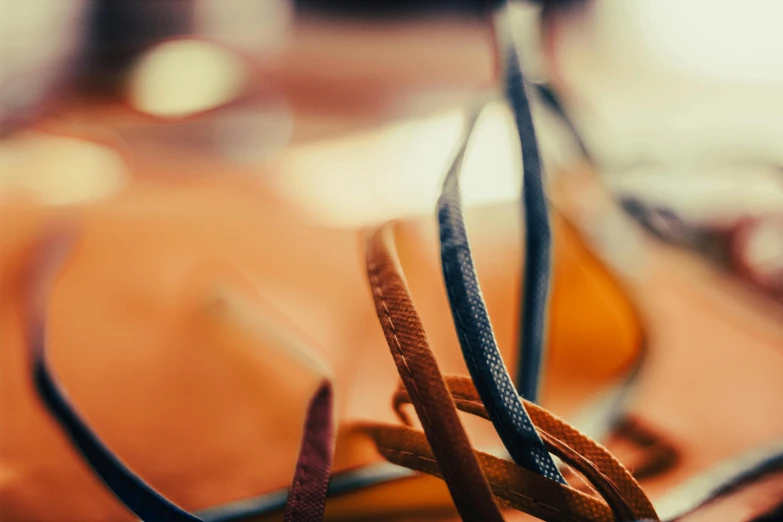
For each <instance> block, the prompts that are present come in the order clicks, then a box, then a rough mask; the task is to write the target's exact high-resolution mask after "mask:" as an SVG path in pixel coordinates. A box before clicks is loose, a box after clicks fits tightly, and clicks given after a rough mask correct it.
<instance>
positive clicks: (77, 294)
mask: <svg viewBox="0 0 783 522" xmlns="http://www.w3.org/2000/svg"><path fill="white" fill-rule="evenodd" d="M508 210H509V212H511V213H512V214H513V213H514V212H515V210H514V209H513V208H511V207H509V209H508ZM58 216H60V217H58ZM63 220H65V221H68V222H71V223H75V224H77V225H78V230H79V234H80V236H79V240H78V245H77V248H76V250H75V252H74V254H73V257H72V259H71V260H70V261H69V262H68V264H67V267H66V269H65V271H64V273H63V274H62V276H61V278H60V280H59V282H58V283H57V284H56V285H55V290H54V296H53V301H52V308H51V321H50V332H51V357H52V361H53V366H54V368H55V371H56V372H57V375H58V376H59V378H60V379H61V380H62V382H63V383H64V385H65V386H66V388H67V389H68V392H69V396H70V397H71V398H72V399H73V401H74V402H75V403H76V404H77V405H78V406H79V408H80V409H81V411H83V413H84V415H85V416H86V418H87V419H88V420H89V421H90V422H91V423H92V424H93V426H94V427H95V428H96V430H97V431H98V432H99V433H100V434H101V436H102V437H103V438H104V439H105V440H106V442H107V443H108V444H109V446H110V447H111V448H113V449H114V450H115V451H116V452H117V453H118V454H119V455H120V456H121V457H122V458H123V460H125V461H126V462H127V463H128V464H129V465H130V466H131V467H132V468H133V469H134V470H136V471H137V472H138V473H139V474H140V475H141V476H142V477H144V478H145V479H146V480H148V481H149V482H150V484H152V485H153V486H154V487H156V488H158V489H159V490H160V491H161V492H163V493H164V494H165V495H167V496H169V497H170V498H171V499H172V500H173V501H175V502H177V503H179V504H181V505H183V506H184V507H186V508H189V509H195V508H203V507H207V506H210V505H214V504H217V503H221V502H225V501H229V500H234V499H238V498H243V497H247V496H250V495H253V494H258V493H263V492H265V491H270V490H272V489H277V488H279V487H283V486H285V485H286V483H287V482H288V480H289V476H290V474H291V471H292V468H293V462H294V459H295V454H296V451H297V449H298V436H299V435H298V434H299V432H300V431H301V427H300V424H301V422H302V414H303V411H304V404H305V402H306V400H307V393H308V390H309V388H308V386H306V385H305V384H303V382H302V377H301V375H304V374H301V373H299V371H298V370H297V369H296V367H295V366H294V367H291V366H290V365H289V366H288V368H289V369H288V370H287V373H286V371H285V370H281V369H280V368H284V367H286V366H285V365H283V364H282V363H280V364H278V363H274V364H273V361H276V360H277V359H276V356H275V355H274V353H275V352H274V350H273V351H270V345H269V343H270V340H269V338H268V337H264V336H263V335H261V334H259V333H258V330H257V328H260V327H258V326H253V325H258V324H262V325H263V324H265V323H269V322H270V321H272V322H276V323H279V322H280V315H279V314H280V313H282V314H283V316H285V317H286V318H287V319H285V320H283V322H282V323H280V324H288V325H291V326H290V327H291V328H293V329H294V330H293V331H298V332H300V334H301V337H302V338H303V339H304V340H303V341H300V342H303V343H309V344H305V346H307V347H308V348H309V349H311V350H312V352H313V353H314V354H316V355H317V356H318V357H320V358H321V359H323V360H324V361H326V363H327V364H328V366H329V367H330V368H331V371H332V372H333V374H334V376H335V379H336V393H337V397H338V399H337V404H338V415H339V417H340V419H342V420H343V421H346V422H347V421H349V420H350V419H359V418H374V419H378V420H389V421H393V420H394V417H393V415H392V413H391V408H390V397H391V392H392V391H393V389H394V388H395V386H396V383H397V379H398V377H397V375H396V371H395V370H394V367H393V364H392V362H391V359H390V358H389V355H388V352H387V349H386V347H385V344H384V341H383V338H382V335H381V331H380V328H379V327H378V325H377V319H376V318H375V316H374V313H373V309H372V304H371V301H370V295H369V290H368V289H367V288H366V282H365V276H364V267H363V260H362V255H361V243H360V234H359V233H358V232H354V231H338V230H330V229H323V228H320V227H318V226H315V225H313V224H311V223H308V222H306V221H304V220H302V219H301V218H299V217H298V216H297V214H296V213H295V212H294V211H293V210H292V209H291V208H289V207H287V206H285V205H283V204H281V203H280V202H278V201H276V200H275V198H273V197H271V196H269V194H268V193H266V192H265V191H264V190H263V189H261V188H260V186H259V185H257V183H255V182H252V181H248V180H245V179H243V178H221V179H211V180H201V181H196V182H189V183H181V184H177V185H169V184H153V185H145V184H140V185H138V186H136V187H134V188H132V189H130V190H128V191H127V192H124V193H122V194H120V195H119V196H117V197H115V198H113V199H112V200H107V201H104V202H100V203H96V204H92V205H87V206H84V207H79V208H70V209H60V210H57V209H54V208H52V207H49V208H41V207H38V206H35V205H32V204H29V203H24V202H21V201H15V202H9V201H6V202H5V203H4V204H2V205H0V223H2V234H0V237H2V239H1V240H0V260H1V261H2V265H0V291H2V295H4V296H5V297H4V298H3V299H2V302H1V303H0V306H1V308H0V324H2V326H3V327H2V328H1V329H0V346H2V351H1V352H0V357H2V365H0V382H1V383H2V394H0V401H2V404H0V408H2V411H3V412H4V415H8V418H13V419H15V422H13V423H4V425H3V432H2V437H0V466H2V471H3V473H2V474H1V475H0V477H2V479H1V481H0V513H2V514H3V516H4V518H8V519H10V520H15V519H18V518H19V517H22V516H23V514H24V516H25V517H30V518H32V519H41V520H74V519H78V520H85V521H89V520H105V519H106V518H107V517H109V518H111V519H112V520H124V519H125V518H124V516H123V515H122V514H121V513H122V512H121V510H120V509H119V508H118V507H117V506H116V504H115V503H114V501H113V500H112V499H111V497H110V496H109V495H108V494H107V493H106V492H105V491H103V490H102V489H101V488H100V486H99V485H98V483H97V481H96V480H95V479H94V478H93V477H91V476H90V475H89V473H87V471H86V470H85V468H84V467H83V465H82V464H81V463H80V462H79V461H78V460H77V459H76V457H75V456H74V455H73V453H72V452H71V451H70V449H69V447H68V445H67V444H66V442H65V441H64V439H63V437H62V435H61V434H60V433H59V432H58V431H57V430H56V428H55V427H54V425H53V424H52V421H51V420H50V419H49V418H48V417H47V416H46V414H45V413H44V412H43V411H42V408H41V407H40V405H39V403H38V402H37V400H36V399H35V398H34V396H33V393H32V389H31V386H30V381H29V375H28V371H27V369H26V363H25V358H24V355H23V347H22V339H23V337H22V336H23V335H24V334H23V330H22V325H21V324H20V308H19V307H20V295H21V290H22V289H21V288H20V283H19V282H20V279H19V274H20V272H19V271H20V269H21V267H22V266H23V264H24V263H25V260H26V259H27V257H26V256H27V255H29V254H28V251H29V247H30V246H31V244H32V243H33V241H34V239H35V238H36V237H38V236H39V235H40V234H41V233H42V232H43V231H44V230H46V229H47V227H48V226H49V225H51V224H52V223H53V222H60V221H63ZM557 230H558V236H559V237H560V239H559V241H560V240H562V239H566V238H567V237H568V236H567V235H565V234H563V235H562V236H561V235H560V232H561V231H563V230H564V229H563V228H562V225H560V226H558V227H557ZM412 237H418V238H419V239H416V240H415V241H418V240H420V239H421V237H420V236H412ZM499 239H501V238H499ZM573 239H575V238H574V237H571V241H573ZM403 242H405V240H404V239H403ZM566 244H570V245H571V248H572V249H573V251H574V252H579V247H577V246H575V245H574V244H573V243H568V242H566V243H560V242H558V245H559V247H558V248H559V249H561V248H563V246H564V245H566ZM420 245H421V246H422V247H423V246H425V245H426V246H427V249H429V250H430V251H432V249H434V248H435V244H434V243H432V242H429V243H420ZM508 245H509V243H508V240H506V239H502V240H501V241H499V242H498V243H496V244H494V245H492V244H477V245H476V249H477V252H478V253H479V254H478V259H479V260H482V259H495V262H498V261H505V263H504V264H503V267H502V271H501V270H498V271H492V270H491V271H486V269H487V267H486V265H485V264H484V261H479V266H480V277H482V279H483V280H484V281H486V282H487V284H486V289H487V290H486V292H487V299H488V302H489V305H490V310H491V311H492V313H493V314H497V312H498V311H505V312H506V321H509V322H510V321H512V320H513V318H514V317H515V315H514V314H513V313H512V311H513V310H512V309H513V306H512V305H511V304H512V303H513V302H514V300H515V299H516V295H517V283H516V282H515V277H514V274H515V273H517V272H518V270H519V269H518V266H519V259H518V255H510V254H509V253H507V252H506V251H505V249H506V248H508ZM490 248H494V249H495V250H496V251H497V252H498V253H497V254H493V253H491V250H488V249H490ZM423 251H424V250H423V249H422V252H423ZM558 252H560V250H558ZM409 253H410V252H409ZM409 253H408V254H409ZM560 257H562V258H563V259H564V260H565V259H568V258H567V257H565V255H563V256H559V255H558V258H560ZM424 259H426V258H424ZM433 261H434V259H429V262H422V263H420V264H417V265H416V266H415V269H414V270H410V271H409V273H410V275H411V281H412V283H411V284H412V285H415V295H414V297H415V298H416V299H419V298H420V296H421V295H422V293H423V292H432V295H433V296H435V297H432V298H430V299H424V300H423V303H422V305H421V306H422V314H423V315H424V317H425V323H426V324H427V326H428V328H429V332H430V333H431V339H432V341H433V347H434V349H435V351H436V354H437V356H438V357H439V360H440V361H441V362H442V365H443V367H444V369H446V371H454V370H456V372H457V373H464V370H460V369H461V368H463V363H462V360H461V354H460V352H459V349H458V348H457V345H456V338H455V337H454V334H453V333H452V327H451V321H450V318H448V315H441V317H439V318H436V320H433V318H434V317H435V316H434V315H433V314H434V313H436V312H437V313H441V314H448V311H447V310H446V309H443V308H442V306H441V308H440V309H436V308H433V307H432V305H430V304H428V303H429V302H434V303H437V299H439V298H441V297H442V292H443V290H442V288H441V281H440V274H439V269H438V268H437V266H436V265H434V264H432V263H433ZM403 262H404V263H405V264H406V266H407V267H411V266H412V265H411V258H410V257H409V255H406V259H405V260H404V261H403ZM428 263H429V264H428ZM583 266H585V267H586V266H588V265H583ZM593 268H597V266H594V267H593ZM572 270H574V272H573V273H572V272H571V271H572ZM563 271H565V274H566V275H563ZM558 273H559V274H560V275H559V277H560V280H561V281H564V280H565V281H571V284H569V285H567V286H560V287H558V290H556V294H557V296H556V303H558V304H557V305H556V306H555V308H554V309H553V312H552V316H553V319H554V321H555V324H565V322H564V321H565V320H566V319H567V317H568V316H569V314H571V315H573V314H576V315H578V314H579V313H581V310H582V309H583V308H584V307H585V306H586V304H585V303H584V302H583V299H585V298H586V297H588V296H589V295H590V294H589V293H586V292H585V291H584V289H585V288H589V287H590V286H591V285H592V284H604V285H605V284H606V280H605V275H601V272H596V271H594V270H593V271H589V272H585V271H583V270H581V269H580V270H575V265H570V266H569V265H564V266H563V267H559V268H558ZM500 274H508V275H507V277H506V280H504V279H503V278H501V277H500ZM584 277H587V278H588V279H590V278H595V282H593V283H590V282H589V281H585V280H583V278H584ZM422 281H426V282H427V289H425V287H423V286H419V283H420V282H422ZM600 281H603V283H600ZM607 288H608V293H607V299H609V301H606V302H607V303H610V304H611V303H612V301H611V296H612V295H614V298H615V299H621V300H622V298H623V296H622V294H621V293H618V291H617V290H616V289H614V290H612V289H611V287H607ZM572 289H573V290H578V291H575V292H574V293H572V294H571V293H569V292H571V290H572ZM226 292H228V294H229V295H239V296H244V297H243V298H242V299H244V300H245V301H248V303H249V304H248V306H241V307H238V308H237V307H229V312H228V315H225V314H224V313H223V312H221V310H222V308H220V307H218V308H217V309H216V308H214V303H215V302H216V300H217V299H218V297H219V296H221V295H224V293H226ZM216 296H218V297H216ZM218 302H222V301H218ZM228 302H229V304H230V303H233V302H234V301H232V300H229V301H228ZM270 305H271V308H270ZM590 306H592V311H591V314H593V315H594V316H595V317H596V321H593V322H592V324H596V325H597V326H596V328H595V329H594V330H585V333H584V335H585V336H587V341H586V344H583V345H582V346H586V347H587V348H586V349H595V350H599V352H598V353H605V354H615V355H616V354H620V355H621V357H618V358H617V359H610V358H609V357H600V358H599V357H596V358H595V360H596V362H598V361H611V360H613V361H616V362H612V363H611V364H610V363H609V362H604V363H602V364H601V365H598V366H595V365H593V366H586V365H585V364H580V365H578V367H573V366H572V367H569V366H567V365H565V364H563V363H560V364H561V366H558V365H557V361H558V360H560V358H561V357H563V359H562V360H563V361H565V360H566V357H565V353H567V352H568V351H569V350H573V349H574V347H575V344H574V340H575V339H578V338H579V336H580V333H579V332H578V331H575V332H573V333H566V332H565V331H563V332H562V334H560V335H557V336H554V335H553V336H551V338H552V342H553V343H554V345H553V346H554V347H553V351H552V353H553V355H552V358H551V360H552V363H553V364H552V366H551V368H552V370H553V371H569V372H571V374H570V375H569V376H568V377H569V378H572V379H573V381H574V382H579V383H580V384H584V383H587V384H589V389H590V390H595V389H597V385H598V384H600V383H601V382H602V381H603V380H605V379H606V378H607V377H608V376H610V375H614V374H616V373H617V371H618V370H620V369H622V368H624V367H626V366H627V363H628V361H627V359H628V357H629V356H630V355H633V354H635V353H636V352H635V347H636V344H634V343H635V341H637V340H638V338H637V337H634V335H628V332H631V333H633V332H636V333H637V334H638V330H637V329H636V327H635V326H629V325H624V323H623V321H629V320H632V319H633V315H632V310H631V309H630V308H629V307H628V304H627V303H626V302H624V301H616V302H614V305H613V306H607V307H606V308H605V314H604V315H602V314H601V313H600V309H599V308H597V307H596V305H595V304H592V305H590ZM504 307H508V309H507V310H503V308H504ZM275 309H276V310H277V311H275ZM618 311H620V312H621V313H624V314H626V315H624V316H623V315H618ZM248 313H249V314H250V315H249V316H248V315H247V314H248ZM561 314H562V315H561ZM237 317H245V318H247V317H249V320H248V321H245V320H239V319H237ZM254 317H255V318H254ZM226 321H228V326H225V322H226ZM502 321H503V319H498V323H499V324H503V323H502ZM558 321H559V322H558ZM615 323H616V324H615ZM575 324H578V325H582V324H583V323H575ZM613 324H614V325H615V326H616V327H613V326H612V325H613ZM221 325H223V326H221ZM232 325H233V326H232ZM561 329H562V327H561ZM262 330H263V329H262ZM616 331H617V332H623V333H621V334H620V335H615V334H614V332H616ZM500 332H501V333H500V334H499V335H500V336H501V337H500V339H501V343H502V346H503V350H504V353H505V354H507V355H509V354H512V353H513V350H514V348H513V344H512V343H511V342H510V338H509V337H510V336H511V334H513V328H511V326H510V325H507V326H506V327H505V330H503V329H501V330H500ZM503 332H505V333H503ZM514 335H515V334H514ZM504 336H507V337H504ZM449 339H450V341H449ZM442 340H446V341H445V342H444V341H442ZM558 343H562V344H558ZM593 343H594V344H593ZM243 347H244V348H243ZM248 354H255V356H252V355H248ZM558 354H561V355H558ZM552 375H553V374H552V373H551V371H550V372H548V373H547V376H548V378H547V381H548V382H552V383H555V382H557V380H558V378H556V377H554V376H552ZM587 384H584V385H585V386H587ZM582 389H584V388H582ZM283 390H286V391H287V393H288V395H287V396H283V395H282V391H283ZM310 391H311V390H310ZM548 393H549V395H548V397H552V403H553V404H557V400H558V399H557V398H558V396H559V394H558V392H557V391H554V390H552V391H550V392H548ZM564 396H565V395H564ZM587 398H589V397H582V398H581V399H582V402H584V400H586V399H587ZM572 399H573V398H572ZM571 403H572V404H571V405H570V408H569V409H571V408H573V405H574V404H573V403H574V401H573V400H571ZM478 426H479V429H477V430H476V431H475V442H476V443H478V444H486V443H492V442H494V440H495V439H494V436H493V434H492V431H491V428H490V427H489V425H488V424H486V423H483V424H479V425H478ZM349 461H350V459H348V461H346V462H345V463H344V464H342V465H348V464H349ZM53 492H56V493H53ZM44 499H46V500H48V501H46V502H45V501H44Z"/></svg>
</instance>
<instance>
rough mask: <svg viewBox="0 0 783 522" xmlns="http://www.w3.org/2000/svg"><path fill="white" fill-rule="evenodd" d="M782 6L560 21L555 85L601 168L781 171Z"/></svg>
mask: <svg viewBox="0 0 783 522" xmlns="http://www.w3.org/2000/svg"><path fill="white" fill-rule="evenodd" d="M781 15H783V4H781V3H780V2H775V1H774V0H749V1H747V2H728V1H719V2H708V1H706V0H680V1H674V0H598V1H595V2H591V3H589V4H588V6H587V7H585V8H583V9H576V10H573V11H572V12H571V14H569V15H565V16H562V17H561V18H560V20H559V21H558V23H557V24H556V34H555V38H554V42H555V43H554V48H555V50H554V56H553V57H554V64H555V69H556V71H555V75H556V76H558V77H559V78H560V83H561V85H560V87H561V89H562V90H563V92H564V93H565V96H566V101H567V103H568V107H569V109H570V111H571V113H572V115H573V117H574V119H575V120H576V122H577V124H578V126H579V128H580V130H581V132H582V134H583V136H584V138H585V140H586V141H587V143H588V145H589V147H590V149H591V151H593V153H594V154H595V155H596V156H597V157H598V158H599V159H600V160H601V161H603V162H604V163H613V164H620V165H627V164H635V163H639V162H649V161H660V162H666V163H670V164H674V163H680V162H690V163H711V164H720V163H721V162H726V161H749V162H769V163H771V164H780V163H781V162H782V161H783V148H781V147H780V143H781V142H783V67H781V65H783V32H781V31H779V30H777V28H776V24H777V22H779V20H780V18H781Z"/></svg>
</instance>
